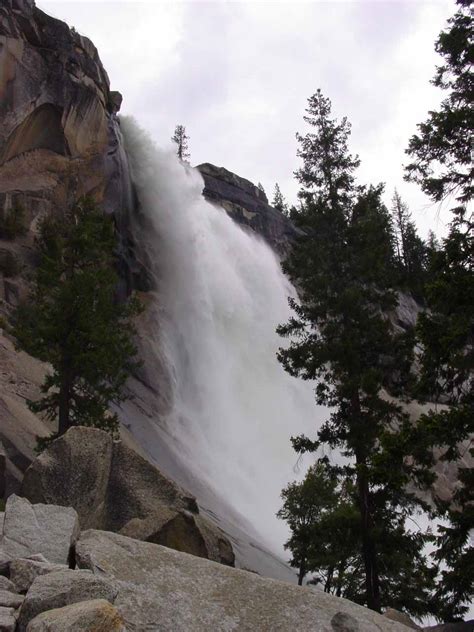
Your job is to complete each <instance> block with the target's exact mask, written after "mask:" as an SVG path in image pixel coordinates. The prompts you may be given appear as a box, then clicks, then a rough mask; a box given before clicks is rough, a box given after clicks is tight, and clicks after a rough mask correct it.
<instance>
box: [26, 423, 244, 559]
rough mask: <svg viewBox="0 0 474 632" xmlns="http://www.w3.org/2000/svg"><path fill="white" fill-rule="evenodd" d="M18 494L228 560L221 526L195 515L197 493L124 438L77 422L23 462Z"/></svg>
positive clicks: (110, 527) (87, 522) (84, 519)
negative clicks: (27, 464)
mask: <svg viewBox="0 0 474 632" xmlns="http://www.w3.org/2000/svg"><path fill="white" fill-rule="evenodd" d="M22 494H24V496H25V497H27V498H29V499H30V500H31V501H32V502H35V503H55V504H61V505H67V506H71V507H74V508H75V509H76V510H77V512H78V514H79V518H80V523H81V528H83V529H87V528H96V529H104V530H107V531H121V532H124V533H125V534H126V535H128V536H130V537H134V538H139V539H142V540H148V541H151V542H156V543H158V544H163V545H165V546H170V547H172V548H176V549H178V550H179V551H185V552H187V553H191V554H193V555H200V556H201V557H206V558H208V559H212V560H214V561H217V562H222V563H224V564H230V565H233V563H234V554H233V551H232V546H231V544H230V542H229V540H228V539H227V538H226V536H225V535H224V533H223V532H222V531H221V530H220V529H218V527H216V526H214V525H213V524H211V523H210V522H209V521H208V520H207V519H206V518H204V517H203V516H200V515H199V509H198V506H197V504H196V500H195V499H194V497H193V496H191V495H190V494H189V493H187V492H186V491H184V490H183V489H182V488H180V487H179V486H178V485H176V484H175V483H174V482H173V481H171V480H170V479H169V478H167V477H166V476H164V475H163V474H162V473H161V472H160V470H158V469H157V468H156V467H155V466H153V465H152V464H151V463H149V462H148V461H147V460H146V459H144V458H143V457H141V456H140V455H139V454H137V453H136V452H134V451H133V450H131V449H130V448H128V447H127V446H126V445H124V444H123V443H122V442H121V441H113V439H112V437H111V436H110V435H109V434H108V433H106V432H104V431H102V430H97V429H95V428H85V427H74V428H71V429H70V430H69V431H68V432H67V433H66V434H65V435H63V436H62V437H60V438H59V439H57V440H56V441H54V442H53V443H52V444H51V446H50V447H49V448H48V449H47V450H45V451H44V452H43V453H42V454H41V455H40V456H39V457H38V458H37V459H36V460H35V461H34V462H33V463H32V464H31V466H30V467H29V468H28V470H27V471H26V473H25V477H24V480H23V485H22Z"/></svg>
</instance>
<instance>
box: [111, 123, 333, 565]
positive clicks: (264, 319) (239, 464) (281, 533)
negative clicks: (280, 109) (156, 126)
mask: <svg viewBox="0 0 474 632" xmlns="http://www.w3.org/2000/svg"><path fill="white" fill-rule="evenodd" d="M122 128H123V132H124V137H125V145H126V150H127V154H128V159H129V162H130V168H131V173H132V177H133V181H134V185H135V187H136V192H137V197H138V201H139V205H140V209H141V212H142V213H143V216H144V218H145V224H146V226H147V228H146V230H142V232H141V233H140V239H141V241H142V242H143V241H145V243H142V244H141V247H143V248H144V249H146V252H147V254H148V258H149V260H150V261H151V266H152V272H153V274H154V277H155V281H156V292H155V297H156V298H155V299H154V300H155V305H154V310H153V312H154V314H155V315H156V316H154V317H155V318H156V322H155V323H154V326H153V332H152V338H153V340H149V341H148V342H149V344H150V345H151V346H153V345H155V346H157V347H159V348H160V353H161V354H162V355H163V356H164V359H165V363H166V365H167V371H168V374H169V375H170V379H169V384H170V390H171V406H170V408H169V410H168V411H167V413H166V414H165V415H162V416H161V418H160V419H159V420H158V419H157V420H156V423H159V424H160V425H164V426H165V427H166V436H167V437H168V438H169V441H170V442H171V443H172V444H173V446H174V451H175V453H176V454H178V455H179V458H180V460H181V462H182V464H183V466H184V467H186V468H187V469H188V470H189V472H190V473H191V475H192V476H193V477H195V478H196V479H198V480H199V481H200V483H201V484H203V485H206V486H209V487H210V488H211V489H213V490H214V491H215V493H216V494H217V495H218V496H221V497H222V498H224V499H225V500H226V501H227V502H228V503H229V504H230V505H231V506H232V507H233V508H234V509H235V510H236V511H238V512H239V513H240V514H241V515H243V516H244V517H245V518H246V519H247V520H248V521H249V522H250V523H251V524H252V525H253V527H254V529H255V530H256V532H257V533H258V534H259V535H260V536H261V538H262V540H263V542H264V544H266V545H267V546H268V547H269V548H270V549H272V550H273V551H275V552H278V553H279V554H280V555H281V553H282V544H283V542H284V540H285V539H286V537H287V528H286V525H285V524H284V523H282V522H281V521H279V520H278V519H277V518H276V517H275V512H276V511H277V510H278V509H279V508H280V505H281V500H280V491H281V489H282V488H283V487H284V486H285V485H286V484H287V483H288V482H289V481H290V480H293V479H295V478H297V477H298V474H297V473H295V471H294V466H295V463H296V461H297V456H296V454H295V453H294V451H293V449H292V447H291V444H290V436H292V435H298V434H302V433H304V434H306V435H308V436H310V437H314V436H315V433H316V430H317V428H318V427H319V425H320V424H321V423H322V421H323V420H324V419H325V417H326V414H327V411H326V409H324V408H321V407H318V406H316V404H315V401H314V393H313V385H312V384H311V383H308V382H304V381H302V380H297V379H295V378H293V377H291V376H289V375H288V374H287V373H285V371H284V370H283V368H282V367H281V365H280V364H279V363H278V361H277V358H276V352H277V349H278V347H279V346H281V345H282V344H283V341H282V339H281V338H280V337H279V336H278V335H277V334H276V332H275V328H276V326H277V325H278V324H279V323H282V322H285V321H286V320H287V319H288V317H289V315H290V308H289V306H288V302H287V298H288V296H289V295H292V294H294V289H293V288H292V286H291V284H290V283H289V282H288V280H287V279H286V278H285V276H284V275H283V273H282V271H281V268H280V263H279V261H278V258H277V256H276V255H275V254H274V252H273V251H272V250H271V248H270V247H269V246H268V245H267V244H266V243H264V242H263V241H262V240H261V239H260V238H259V237H258V236H256V235H254V234H250V233H249V232H247V231H245V230H244V229H242V228H241V227H240V226H238V225H237V224H236V223H235V222H234V221H233V220H231V219H230V218H229V217H228V216H227V214H226V212H225V211H224V209H222V208H219V207H218V206H215V205H212V204H210V203H209V202H207V201H206V200H205V199H204V198H203V196H202V189H203V181H202V178H201V176H200V174H199V173H198V172H197V171H196V170H194V169H191V168H190V167H188V166H185V165H183V164H181V163H180V162H179V161H178V159H177V158H176V156H175V155H174V153H173V151H172V150H171V149H170V150H162V149H160V148H158V147H156V146H155V145H154V144H153V142H152V141H151V140H150V138H149V137H148V136H147V134H146V133H144V132H143V131H142V130H140V129H139V128H138V127H137V125H136V124H135V122H134V121H133V120H131V119H123V120H122ZM147 368H148V372H149V374H150V368H151V369H152V367H147ZM151 373H152V371H151ZM157 390H159V385H157ZM148 443H149V442H148ZM147 450H148V451H149V452H150V454H153V446H152V445H149V444H148V445H147ZM299 476H301V472H300V474H299ZM191 491H192V490H191Z"/></svg>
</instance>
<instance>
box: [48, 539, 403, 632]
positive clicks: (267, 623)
mask: <svg viewBox="0 0 474 632" xmlns="http://www.w3.org/2000/svg"><path fill="white" fill-rule="evenodd" d="M76 559H77V562H78V565H79V566H80V567H83V568H88V569H90V570H92V571H93V572H94V573H95V574H97V575H99V576H101V577H104V576H106V577H108V578H110V579H111V580H114V582H115V585H116V586H117V588H118V591H119V592H118V596H117V598H116V600H115V603H114V605H115V607H116V608H117V610H118V611H119V612H120V614H121V615H122V617H123V619H124V621H125V626H126V628H127V630H128V631H129V632H143V631H144V630H158V629H159V630H160V631H161V632H167V631H170V632H171V631H173V632H175V631H176V630H193V632H208V631H209V630H215V631H219V630H242V631H244V630H249V631H250V630H279V631H280V632H286V631H288V632H294V630H298V632H309V631H311V632H314V631H315V630H320V631H321V632H323V631H325V632H341V630H343V629H344V628H341V625H342V624H343V623H344V622H345V623H346V624H347V623H351V624H352V625H353V626H354V625H355V624H357V625H358V629H359V630H360V632H389V631H390V632H406V631H407V630H408V628H406V627H405V626H403V625H402V624H400V623H397V622H394V621H389V620H388V619H386V618H384V617H383V616H381V615H379V614H377V613H376V612H373V611H371V610H368V609H366V608H363V607H362V606H359V605H356V604H354V603H351V602H350V601H347V600H345V599H341V598H338V597H334V596H332V595H328V594H326V593H323V592H322V591H317V590H314V589H310V588H305V587H300V586H296V585H292V584H286V583H283V582H279V581H275V580H272V579H266V578H262V577H259V576H257V575H255V574H254V573H247V572H246V571H242V570H237V569H235V568H229V567H227V566H224V565H222V564H216V563H215V562H211V561H209V560H205V559H202V558H199V557H196V556H193V555H187V554H186V553H181V552H178V551H174V550H172V549H169V548H166V547H163V546H159V545H157V544H152V543H149V542H142V541H139V540H132V539H131V538H127V537H125V536H123V535H120V534H116V533H108V532H104V531H86V532H84V533H82V534H81V537H80V539H79V541H78V542H77V545H76ZM47 577H51V575H49V576H47ZM37 581H38V580H37ZM138 604H139V607H137V605H138ZM354 622H355V623H354ZM333 623H334V625H333Z"/></svg>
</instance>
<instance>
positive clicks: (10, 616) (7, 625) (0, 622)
mask: <svg viewBox="0 0 474 632" xmlns="http://www.w3.org/2000/svg"><path fill="white" fill-rule="evenodd" d="M15 628H16V617H15V609H14V608H4V607H3V606H0V630H1V632H15Z"/></svg>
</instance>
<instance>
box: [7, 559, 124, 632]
mask: <svg viewBox="0 0 474 632" xmlns="http://www.w3.org/2000/svg"><path fill="white" fill-rule="evenodd" d="M116 596H117V589H116V588H115V587H114V586H113V585H112V583H111V582H110V581H108V580H107V579H104V578H102V577H98V576H97V575H93V574H92V573H90V572H88V571H73V570H69V569H68V570H64V571H58V572H56V573H50V574H49V575H41V576H40V577H37V578H36V579H35V581H34V582H33V584H32V585H31V587H30V589H29V591H28V593H27V595H26V598H25V601H24V602H23V605H22V607H21V610H20V616H19V619H18V632H25V630H26V627H27V625H28V623H29V622H30V621H31V620H32V619H34V618H35V617H36V616H37V615H38V614H40V613H42V612H45V611H47V610H53V609H55V608H63V607H64V606H68V605H70V604H73V603H77V602H80V601H90V600H91V599H105V600H106V601H110V602H112V603H113V601H114V599H115V597H116Z"/></svg>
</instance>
